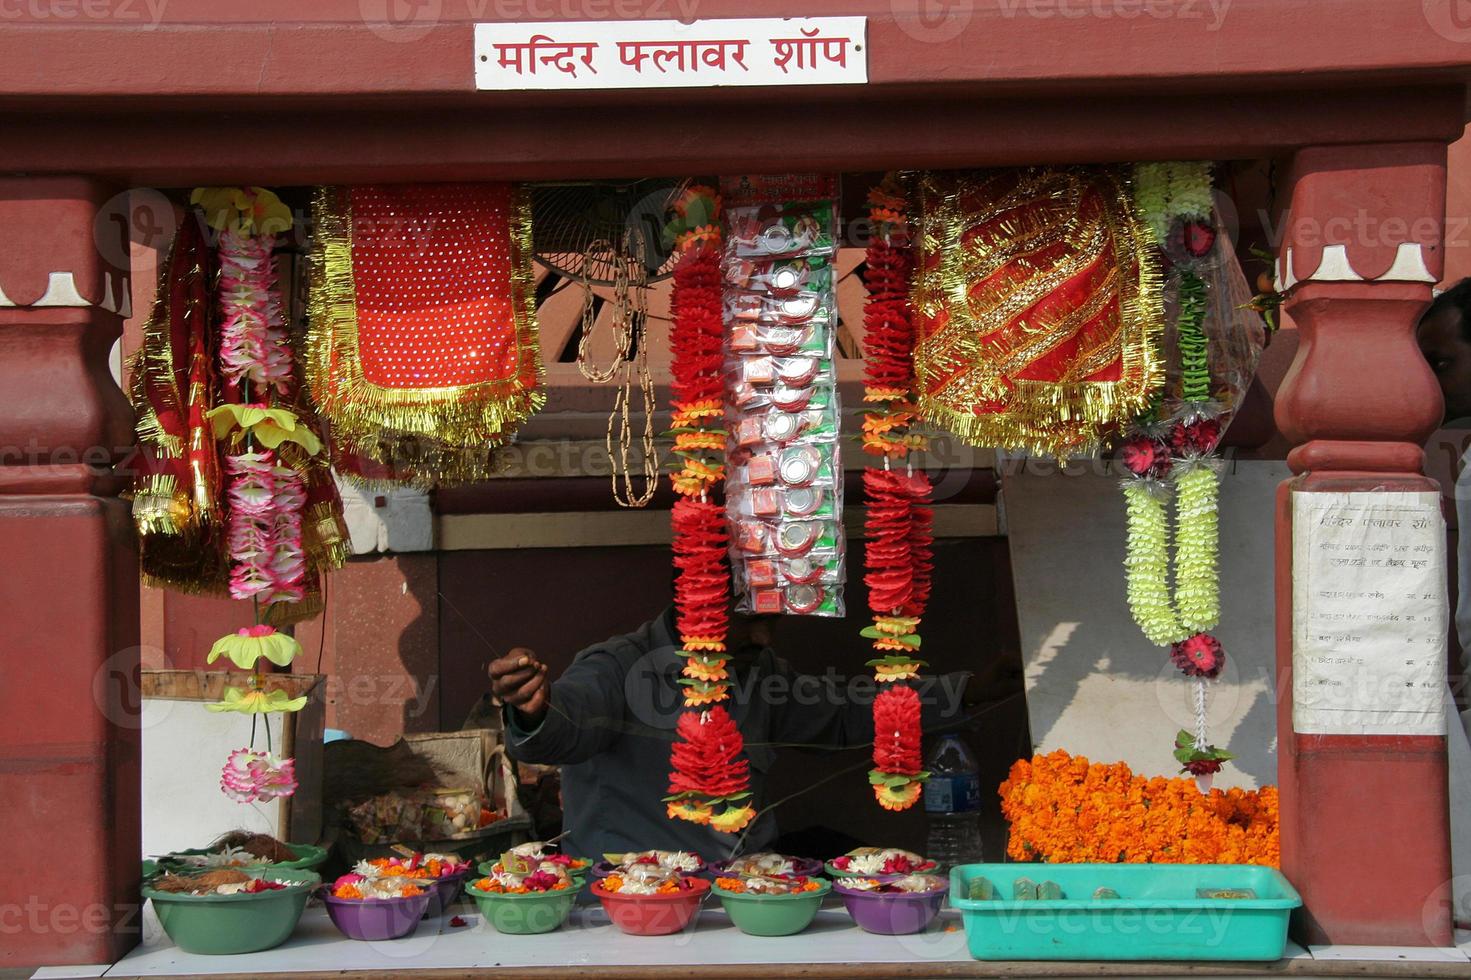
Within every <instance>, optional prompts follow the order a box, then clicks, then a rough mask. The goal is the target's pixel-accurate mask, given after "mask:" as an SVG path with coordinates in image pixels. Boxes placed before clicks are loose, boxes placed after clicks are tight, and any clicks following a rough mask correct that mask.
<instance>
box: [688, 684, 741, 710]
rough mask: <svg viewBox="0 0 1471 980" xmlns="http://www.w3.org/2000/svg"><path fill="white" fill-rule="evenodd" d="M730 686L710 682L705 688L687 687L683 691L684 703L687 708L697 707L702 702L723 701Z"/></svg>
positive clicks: (713, 702)
mask: <svg viewBox="0 0 1471 980" xmlns="http://www.w3.org/2000/svg"><path fill="white" fill-rule="evenodd" d="M729 690H730V688H729V686H728V685H725V684H712V685H710V686H709V687H706V688H703V689H702V688H698V687H688V688H686V689H685V692H684V704H685V707H687V708H698V707H699V706H700V705H702V704H715V703H717V702H719V701H724V700H725V696H726V694H727V693H728V692H729Z"/></svg>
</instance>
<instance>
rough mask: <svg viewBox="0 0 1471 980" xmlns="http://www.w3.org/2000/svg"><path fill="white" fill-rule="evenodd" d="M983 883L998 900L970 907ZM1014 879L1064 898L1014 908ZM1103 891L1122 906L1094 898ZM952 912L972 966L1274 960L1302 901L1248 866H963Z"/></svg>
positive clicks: (1268, 872)
mask: <svg viewBox="0 0 1471 980" xmlns="http://www.w3.org/2000/svg"><path fill="white" fill-rule="evenodd" d="M980 878H984V879H987V880H988V881H990V883H991V885H992V889H993V891H994V894H995V898H991V899H976V898H970V897H969V895H970V887H971V882H973V881H975V880H977V879H980ZM1019 878H1029V879H1031V880H1032V881H1033V882H1035V883H1037V884H1039V885H1040V884H1042V883H1043V882H1053V883H1055V884H1057V885H1059V886H1060V887H1061V890H1062V898H1061V899H1056V898H1051V899H1023V900H1017V899H1015V898H1013V884H1014V883H1015V881H1016V880H1017V879H1019ZM1099 888H1111V889H1113V891H1114V892H1116V893H1117V894H1118V898H1094V897H1093V895H1094V892H1096V891H1097V890H1098V889H1099ZM1199 889H1235V890H1238V891H1239V890H1243V889H1249V890H1250V891H1252V892H1254V893H1255V897H1251V898H1204V897H1201V896H1200V895H1199V893H1198V890H1199ZM950 904H951V906H952V907H954V908H957V909H959V910H960V912H961V918H962V919H963V921H964V922H965V936H966V940H967V942H968V943H969V945H970V953H971V955H972V956H974V957H975V958H976V959H978V960H1279V959H1281V958H1282V953H1283V951H1284V950H1285V949H1286V946H1287V919H1288V916H1289V915H1291V913H1292V910H1293V909H1295V908H1297V907H1298V906H1299V905H1301V904H1302V898H1301V897H1300V896H1299V895H1298V894H1297V890H1296V889H1295V888H1293V887H1292V885H1291V884H1290V883H1289V882H1288V881H1287V879H1286V878H1284V877H1282V873H1281V872H1279V871H1277V870H1276V869H1274V868H1263V867H1258V866H1256V865H1249V864H965V865H960V866H959V867H956V868H954V869H952V870H951V872H950Z"/></svg>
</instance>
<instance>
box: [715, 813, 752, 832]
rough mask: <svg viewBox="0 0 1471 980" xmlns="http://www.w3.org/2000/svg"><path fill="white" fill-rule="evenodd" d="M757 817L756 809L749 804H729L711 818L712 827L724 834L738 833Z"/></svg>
mask: <svg viewBox="0 0 1471 980" xmlns="http://www.w3.org/2000/svg"><path fill="white" fill-rule="evenodd" d="M755 819H756V810H755V808H754V807H749V806H740V807H735V806H728V807H726V808H725V809H724V810H721V811H720V812H719V813H717V814H715V815H714V816H713V817H711V818H710V827H711V829H713V830H718V831H720V832H721V833H722V834H738V833H740V832H741V831H743V830H745V829H746V827H747V825H749V824H750V822H751V821H752V820H755Z"/></svg>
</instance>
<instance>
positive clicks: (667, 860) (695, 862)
mask: <svg viewBox="0 0 1471 980" xmlns="http://www.w3.org/2000/svg"><path fill="white" fill-rule="evenodd" d="M632 868H659V869H661V870H664V871H677V872H678V873H680V874H682V875H697V874H699V873H700V872H702V871H704V870H705V861H704V859H703V858H701V857H700V855H698V854H696V853H695V852H694V851H629V852H628V853H627V854H604V855H603V860H601V861H599V862H598V863H597V864H595V865H593V866H592V876H593V877H594V878H606V877H608V876H609V875H614V874H621V873H622V872H624V871H628V870H630V869H632Z"/></svg>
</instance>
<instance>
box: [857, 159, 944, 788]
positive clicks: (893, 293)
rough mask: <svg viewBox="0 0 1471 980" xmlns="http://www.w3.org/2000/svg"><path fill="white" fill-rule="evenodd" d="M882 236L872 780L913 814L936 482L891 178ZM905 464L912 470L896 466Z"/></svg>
mask: <svg viewBox="0 0 1471 980" xmlns="http://www.w3.org/2000/svg"><path fill="white" fill-rule="evenodd" d="M869 216H870V217H871V219H872V220H873V223H874V229H875V233H874V238H873V241H872V242H870V244H869V246H868V251H867V255H866V264H865V270H866V271H865V274H864V285H865V286H867V288H868V300H867V302H866V304H865V305H864V309H863V325H864V331H865V335H864V364H863V384H864V388H863V392H864V393H863V400H864V401H865V402H866V403H868V404H869V405H870V406H872V407H869V408H866V409H865V410H864V418H863V451H864V452H866V453H869V454H870V455H873V456H879V457H882V458H883V466H882V468H880V467H877V466H869V467H866V468H865V469H864V471H863V492H864V497H865V500H866V503H867V511H866V514H865V516H864V536H865V538H866V545H865V549H864V569H865V574H864V576H863V581H864V583H865V584H866V585H867V586H868V607H869V610H870V611H871V612H872V613H873V625H872V626H869V627H866V628H865V629H864V630H863V631H862V635H863V636H865V637H867V638H869V639H871V640H872V641H873V646H874V650H875V652H876V653H877V654H878V656H877V657H876V658H874V659H873V660H870V661H868V666H870V667H872V668H873V669H874V677H875V678H876V679H877V680H878V682H879V683H880V684H884V685H887V686H886V687H885V688H884V689H883V690H882V691H881V692H880V693H879V695H878V697H876V698H875V699H874V703H873V724H874V742H873V764H874V767H873V769H872V770H870V771H869V774H868V778H869V783H870V784H871V785H872V786H873V792H874V797H875V799H877V800H878V802H879V804H880V805H881V806H883V807H884V808H885V809H888V810H905V809H908V808H909V807H911V806H913V805H914V804H915V802H916V801H917V800H918V799H919V796H920V790H921V788H922V786H923V783H924V780H925V777H926V775H927V774H926V773H925V772H924V771H923V770H922V768H921V762H920V755H919V737H920V703H919V695H918V694H917V693H916V692H915V690H914V689H913V688H912V687H909V686H908V685H906V684H901V683H900V682H901V681H908V680H912V679H914V678H917V677H918V676H919V671H920V668H922V667H924V666H926V664H925V662H924V661H923V660H921V659H919V656H918V654H919V649H920V645H921V642H922V641H921V639H920V636H919V634H918V633H917V632H916V630H917V628H918V627H919V623H920V620H921V619H922V618H923V617H924V612H925V606H926V604H927V603H928V601H929V594H930V577H931V572H932V571H933V569H934V551H933V548H934V537H933V523H934V517H933V512H932V511H931V510H930V508H929V507H928V506H927V503H928V501H929V497H930V483H929V479H928V478H927V477H926V476H925V475H924V473H923V472H921V471H916V470H915V469H914V468H913V465H912V463H911V461H910V454H911V453H912V452H915V451H922V450H924V449H925V448H926V441H925V438H924V437H923V436H922V435H919V434H916V433H914V432H911V431H910V426H911V425H912V424H913V422H914V418H915V406H914V401H913V397H914V309H913V306H912V305H911V302H910V298H909V285H910V278H911V275H912V273H913V271H914V252H913V249H912V248H911V246H910V235H909V222H908V219H907V217H906V201H905V199H904V195H903V194H902V192H901V191H900V189H899V187H898V185H897V182H895V181H894V180H892V179H891V178H886V179H885V181H884V182H883V183H881V184H879V185H878V186H877V187H875V188H874V189H873V190H872V191H871V192H870V193H869ZM897 460H903V461H904V462H905V470H904V472H900V471H898V470H895V469H891V464H892V463H893V462H894V461H897Z"/></svg>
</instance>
